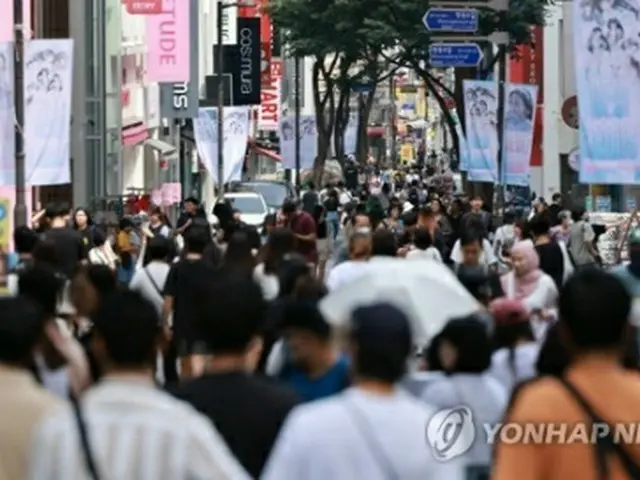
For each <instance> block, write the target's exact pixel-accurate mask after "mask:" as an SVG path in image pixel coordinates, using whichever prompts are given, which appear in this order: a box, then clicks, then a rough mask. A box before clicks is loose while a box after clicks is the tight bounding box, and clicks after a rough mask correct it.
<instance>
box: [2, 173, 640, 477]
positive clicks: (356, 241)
mask: <svg viewBox="0 0 640 480" xmlns="http://www.w3.org/2000/svg"><path fill="white" fill-rule="evenodd" d="M430 185H431V184H430V183H429V181H428V178H426V177H425V175H424V174H423V173H422V172H420V171H413V170H412V171H405V172H393V171H382V172H380V171H376V169H375V168H373V169H371V170H370V172H369V173H367V174H366V175H365V176H363V177H362V178H359V179H358V181H357V183H356V185H355V186H354V185H351V186H350V187H351V188H347V186H346V185H345V184H342V183H337V184H333V185H327V186H323V188H321V189H316V188H315V186H314V185H309V188H308V189H307V190H306V191H305V192H304V193H303V194H302V195H301V197H300V200H299V201H296V200H294V199H288V200H286V201H285V202H284V204H283V205H282V206H281V208H280V209H279V211H278V212H277V213H274V214H273V215H268V216H267V218H265V223H264V226H263V228H262V229H256V228H254V227H251V226H249V225H246V224H244V223H243V222H242V221H241V220H240V216H239V213H240V212H237V211H234V209H233V206H232V205H230V204H228V203H220V204H218V205H216V206H215V208H214V214H215V215H216V216H217V218H218V225H219V229H218V230H217V231H212V228H211V226H210V225H209V222H208V221H207V216H206V214H205V212H204V210H203V208H202V207H201V206H200V205H199V202H198V201H197V199H194V198H189V199H187V200H186V201H185V209H184V213H183V215H182V216H181V217H180V218H179V219H178V221H177V223H176V225H175V226H173V225H171V224H170V223H169V222H168V221H167V219H166V218H165V216H164V215H163V213H162V211H161V210H160V209H153V210H151V211H150V212H148V215H147V218H146V219H143V220H142V221H141V220H140V219H139V218H123V219H122V220H121V221H120V224H119V225H118V228H116V229H111V228H103V227H101V226H99V225H94V224H93V223H92V221H91V215H90V212H88V211H86V210H83V209H78V210H76V211H70V210H69V209H68V208H67V207H66V206H52V207H50V208H48V209H47V212H46V214H45V215H44V217H43V218H42V219H41V220H40V222H39V225H37V226H34V228H33V229H31V228H27V227H20V228H17V229H16V230H15V232H14V244H15V255H14V258H13V260H12V266H11V273H10V275H9V278H8V293H9V294H8V295H7V296H6V297H3V298H0V383H1V384H2V385H3V393H2V395H0V415H2V416H3V418H2V419H1V420H0V432H1V435H0V438H1V439H3V440H1V441H0V480H5V479H6V480H20V479H33V480H45V479H52V480H54V479H55V480H59V479H84V478H88V479H91V480H105V479H107V480H109V479H123V480H125V479H126V480H129V479H130V480H145V479H149V480H151V479H153V480H159V479H167V480H176V479H193V478H198V479H233V480H235V479H238V480H240V479H244V478H264V479H267V480H288V479H290V480H307V479H308V480H314V479H318V480H326V479H335V480H352V479H356V478H366V479H367V480H424V479H434V480H439V479H465V478H496V479H499V480H513V479H515V478H527V479H532V480H533V479H540V480H542V479H555V478H558V479H560V478H580V479H587V480H589V479H594V480H595V479H598V480H599V479H602V478H616V479H618V478H620V479H622V478H638V476H637V472H638V471H640V470H639V465H640V447H639V446H638V445H637V444H636V443H632V444H622V445H620V444H616V445H614V444H613V442H609V443H606V444H605V443H603V444H600V443H599V444H597V445H591V444H585V443H579V442H578V443H573V444H568V445H567V444H560V443H556V444H550V445H536V444H524V443H518V442H516V443H513V444H501V443H498V444H497V445H490V444H489V443H488V442H487V438H486V436H483V435H482V432H484V429H483V425H486V424H497V423H500V422H503V423H504V422H517V423H520V424H525V423H527V422H529V423H535V424H539V423H545V422H548V423H553V424H561V423H563V422H566V423H567V424H576V423H580V422H585V423H587V424H589V423H592V422H594V421H598V422H602V421H603V422H607V423H612V424H613V423H615V422H636V421H637V418H640V406H639V405H640V402H638V401H637V400H639V399H640V381H639V380H638V376H637V370H638V367H639V363H638V362H639V357H640V355H639V354H638V341H637V340H638V339H637V333H636V331H635V324H636V323H635V322H636V319H637V318H640V317H637V305H634V303H633V297H634V296H636V293H637V291H639V290H640V230H637V231H633V232H631V235H630V239H629V252H630V260H631V262H630V264H629V265H621V266H619V267H617V268H615V269H614V270H612V271H610V272H607V271H605V270H603V269H602V268H600V267H599V265H598V252H597V249H596V248H595V245H594V238H595V235H594V232H593V229H592V228H591V226H590V225H589V223H588V219H587V217H586V215H585V213H584V211H583V210H579V209H577V210H573V211H572V212H571V213H567V212H568V210H569V209H567V208H565V207H564V206H563V205H562V202H561V198H560V197H559V196H554V198H553V202H552V204H551V205H549V206H546V205H543V206H537V207H536V209H537V211H535V212H534V213H533V214H532V215H531V216H529V218H526V219H525V218H520V217H519V216H517V215H515V214H514V213H513V212H511V211H507V212H505V213H504V214H503V215H502V216H501V218H499V219H498V221H496V217H495V216H493V215H491V214H490V213H489V212H488V211H486V210H485V209H484V208H483V201H482V199H481V198H480V197H468V196H466V195H463V194H460V195H457V196H454V197H451V196H449V193H448V192H444V191H439V190H438V189H437V188H434V187H433V186H430ZM537 204H538V205H541V202H537ZM383 260H384V261H395V262H398V265H402V264H403V262H412V263H411V265H415V268H424V269H429V268H430V266H431V265H434V264H438V265H440V266H442V265H446V266H447V268H448V269H449V271H450V272H451V273H450V275H452V276H453V278H457V282H459V283H460V284H461V285H463V286H464V288H465V289H466V292H468V294H469V295H470V296H472V297H473V298H474V299H475V300H474V302H475V303H474V304H476V305H477V306H476V307H475V309H474V310H473V311H470V312H469V313H468V314H467V315H464V316H460V317H456V318H449V319H448V320H447V321H446V322H445V323H444V325H443V326H442V327H441V328H439V330H438V331H437V332H436V333H435V334H434V335H431V337H430V338H429V339H428V341H427V342H426V343H425V342H422V341H420V342H419V341H418V340H417V338H418V337H417V336H416V331H415V328H414V323H413V319H412V318H411V315H410V313H409V308H408V303H407V304H403V303H402V301H400V302H391V301H383V300H382V299H381V300H378V301H374V302H367V303H366V304H362V305H358V306H357V307H356V308H353V309H352V310H351V311H350V312H349V319H348V320H349V321H348V322H347V324H346V325H347V328H338V329H336V328H335V327H334V325H335V322H332V321H331V320H332V319H330V318H327V317H326V316H325V314H324V313H323V309H322V304H323V302H325V301H326V300H327V299H330V298H331V297H332V295H338V294H340V292H341V291H343V290H344V289H345V288H347V287H348V286H349V285H351V284H353V282H356V281H358V279H362V278H363V277H366V276H367V275H371V274H372V273H371V272H373V271H374V270H373V269H372V268H371V267H372V266H373V265H375V263H376V262H377V261H380V262H382V261H383ZM407 265H409V264H408V263H407ZM440 268H444V267H440ZM433 287H434V286H433V285H432V284H429V283H428V282H425V284H424V285H420V287H419V288H421V289H424V291H428V290H429V289H430V288H433ZM461 288H462V287H461ZM411 301H414V300H413V299H412V300H411ZM407 302H409V299H407ZM434 315H435V313H434ZM423 320H424V321H425V322H427V323H428V322H429V319H428V318H426V319H423ZM461 406H464V407H466V408H468V409H469V410H470V412H472V414H473V420H472V421H473V425H474V426H475V432H476V436H475V439H474V440H473V442H471V443H470V444H469V446H468V448H467V449H465V450H464V451H460V452H458V454H456V455H455V456H447V455H444V456H443V453H442V451H441V450H438V448H440V447H441V446H442V445H443V442H444V444H446V443H447V442H451V441H453V440H451V436H450V435H449V434H448V433H441V434H440V435H441V437H439V439H438V441H434V439H433V438H432V436H431V434H430V433H429V431H430V430H429V429H430V427H429V425H430V422H431V421H432V419H433V418H435V417H434V415H436V413H437V412H438V411H439V410H441V409H448V408H457V407H461ZM445 447H447V448H446V449H449V448H451V447H455V445H452V444H448V445H445ZM446 449H445V450H446ZM436 450H438V451H436Z"/></svg>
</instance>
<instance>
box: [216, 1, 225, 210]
mask: <svg viewBox="0 0 640 480" xmlns="http://www.w3.org/2000/svg"><path fill="white" fill-rule="evenodd" d="M224 8H225V6H224V3H223V0H218V16H217V18H216V28H217V32H216V33H217V39H216V43H217V44H218V58H217V59H216V60H217V61H216V73H217V74H218V198H222V197H223V196H224V47H223V45H222V42H223V35H222V28H223V26H224V22H223V21H222V20H223V19H222V15H223V14H224Z"/></svg>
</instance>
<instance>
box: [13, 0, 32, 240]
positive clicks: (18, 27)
mask: <svg viewBox="0 0 640 480" xmlns="http://www.w3.org/2000/svg"><path fill="white" fill-rule="evenodd" d="M23 21H24V19H23V16H22V0H13V28H14V34H15V37H14V39H15V41H14V45H13V47H14V56H13V76H14V77H13V99H14V105H15V111H16V123H15V127H14V128H15V155H16V164H15V168H16V171H15V184H16V204H15V207H14V211H13V222H14V227H21V226H24V225H27V224H28V219H27V204H26V198H25V196H26V191H25V190H26V179H25V165H24V164H25V161H24V159H25V154H24V136H23V132H24V72H23V68H24V25H23V24H22V23H23Z"/></svg>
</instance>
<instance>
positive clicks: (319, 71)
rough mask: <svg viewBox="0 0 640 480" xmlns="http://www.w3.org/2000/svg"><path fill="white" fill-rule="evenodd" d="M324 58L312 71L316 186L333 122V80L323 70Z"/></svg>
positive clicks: (319, 60)
mask: <svg viewBox="0 0 640 480" xmlns="http://www.w3.org/2000/svg"><path fill="white" fill-rule="evenodd" d="M324 61H325V58H324V57H319V58H316V61H315V62H314V64H313V70H312V85H313V104H314V107H315V114H316V131H317V133H318V143H317V146H318V154H317V156H316V159H315V162H314V165H313V179H314V181H315V182H316V184H317V185H320V184H322V176H323V173H324V165H325V162H326V160H327V156H328V154H329V147H330V145H331V133H332V132H333V125H334V122H335V113H336V112H335V110H336V108H335V107H336V105H335V98H334V87H335V80H334V79H333V78H332V77H331V71H329V72H327V71H326V70H325V68H324ZM321 81H323V82H324V85H325V91H324V92H321V91H320V82H321Z"/></svg>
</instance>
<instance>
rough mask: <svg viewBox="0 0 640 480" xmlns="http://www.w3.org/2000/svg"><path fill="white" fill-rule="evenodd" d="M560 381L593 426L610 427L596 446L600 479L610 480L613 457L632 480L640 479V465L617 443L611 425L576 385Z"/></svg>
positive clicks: (563, 379)
mask: <svg viewBox="0 0 640 480" xmlns="http://www.w3.org/2000/svg"><path fill="white" fill-rule="evenodd" d="M558 380H560V382H561V383H562V385H563V386H564V388H565V389H566V390H567V391H568V392H569V393H570V394H571V396H572V397H573V399H574V400H575V401H576V402H578V404H579V405H580V408H581V409H582V410H583V411H584V412H585V413H586V414H587V416H588V417H589V421H590V422H591V424H592V425H593V424H601V425H602V424H605V425H608V426H609V427H610V428H609V432H607V433H606V434H605V435H604V436H601V437H599V438H598V439H597V440H596V443H595V445H594V449H595V454H596V468H597V470H598V477H597V478H598V479H600V480H608V479H609V478H610V476H609V464H608V461H609V459H610V458H611V456H613V455H615V456H617V457H618V459H619V460H620V464H621V466H622V469H623V470H624V472H625V473H626V474H627V475H628V476H629V478H630V479H632V480H638V479H640V465H638V463H637V462H636V460H634V459H633V458H632V457H631V455H629V453H627V451H626V450H625V449H624V448H623V446H622V445H620V444H618V443H616V442H615V441H614V438H613V434H612V433H611V432H612V431H613V429H612V428H611V424H609V422H606V421H605V420H604V419H603V418H602V417H601V416H600V415H598V414H597V413H596V412H595V411H594V410H593V409H592V408H591V406H590V405H589V403H587V401H586V399H585V398H584V396H582V394H581V393H580V392H578V390H577V389H576V387H575V386H574V385H572V384H571V383H570V382H569V381H568V380H567V379H566V378H563V377H560V378H559V379H558Z"/></svg>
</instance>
